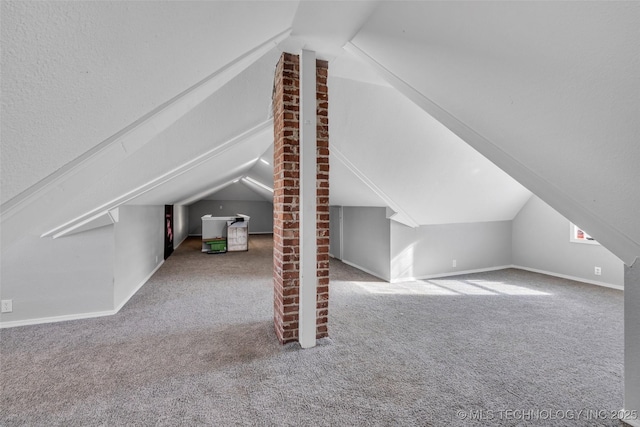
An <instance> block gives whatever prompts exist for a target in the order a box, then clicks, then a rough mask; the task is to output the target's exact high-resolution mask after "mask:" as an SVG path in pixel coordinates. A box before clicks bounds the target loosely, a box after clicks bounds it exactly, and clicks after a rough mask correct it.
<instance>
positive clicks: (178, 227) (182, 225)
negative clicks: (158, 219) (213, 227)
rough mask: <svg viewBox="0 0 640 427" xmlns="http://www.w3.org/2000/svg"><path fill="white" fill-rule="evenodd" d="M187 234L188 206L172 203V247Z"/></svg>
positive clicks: (176, 245) (178, 244) (177, 244)
mask: <svg viewBox="0 0 640 427" xmlns="http://www.w3.org/2000/svg"><path fill="white" fill-rule="evenodd" d="M187 236H189V206H185V205H173V248H174V249H175V248H177V247H178V246H180V243H182V242H183V241H184V239H186V238H187Z"/></svg>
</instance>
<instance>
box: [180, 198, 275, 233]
mask: <svg viewBox="0 0 640 427" xmlns="http://www.w3.org/2000/svg"><path fill="white" fill-rule="evenodd" d="M221 207H222V208H221ZM239 213H240V214H245V215H249V216H250V217H251V219H250V220H249V234H256V233H273V203H271V202H267V201H257V200H200V201H199V202H196V203H194V204H192V205H190V206H189V234H190V235H200V234H202V219H201V218H202V217H203V216H204V215H208V214H211V215H213V216H234V215H236V214H239Z"/></svg>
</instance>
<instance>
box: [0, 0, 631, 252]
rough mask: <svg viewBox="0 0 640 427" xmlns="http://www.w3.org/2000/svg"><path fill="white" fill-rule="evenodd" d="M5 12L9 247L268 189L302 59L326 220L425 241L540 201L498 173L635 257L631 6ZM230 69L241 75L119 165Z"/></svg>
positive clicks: (202, 5)
mask: <svg viewBox="0 0 640 427" xmlns="http://www.w3.org/2000/svg"><path fill="white" fill-rule="evenodd" d="M1 7H2V30H1V31H2V73H3V78H2V117H1V120H2V122H1V125H2V159H1V162H2V170H1V172H0V173H1V178H2V195H1V200H2V203H3V220H2V221H3V244H6V243H7V242H10V241H11V239H12V238H13V237H15V236H18V234H17V233H19V231H16V233H15V236H14V234H12V232H9V233H5V230H7V229H9V230H13V229H15V230H20V229H22V228H24V227H22V225H21V224H22V222H25V221H34V220H37V222H38V224H40V225H39V227H35V228H36V229H38V228H39V230H38V231H37V232H39V233H41V232H45V231H46V229H47V228H48V227H55V226H57V225H60V224H63V223H65V222H67V221H74V220H76V219H78V218H85V219H86V216H87V215H90V214H92V213H95V212H98V211H100V210H101V209H102V210H104V209H108V208H111V207H113V206H116V205H117V204H118V203H125V202H126V203H138V204H164V203H177V202H193V201H196V200H197V199H198V198H204V197H212V193H214V192H215V191H220V190H222V189H223V188H225V187H227V188H226V190H224V191H226V192H227V193H228V192H229V191H231V188H233V187H234V186H235V184H233V185H232V183H233V180H234V179H237V178H238V177H240V178H241V177H243V176H247V175H248V176H251V175H255V176H254V177H253V178H254V179H256V180H258V181H259V182H262V183H263V184H265V185H267V186H272V178H270V170H269V168H268V167H267V166H266V165H264V164H262V162H260V161H259V160H258V158H259V157H260V156H262V155H263V154H264V152H265V150H268V149H269V146H270V144H271V139H272V136H271V135H270V128H269V126H270V123H269V110H270V98H271V90H272V83H273V72H274V68H275V63H276V61H277V58H278V56H279V53H280V52H281V51H283V50H287V51H292V52H296V51H298V50H299V49H301V48H303V47H304V48H307V49H313V50H316V51H317V52H318V56H319V57H321V58H325V59H328V60H329V61H330V75H331V77H330V82H329V83H330V105H331V109H330V114H331V117H330V139H331V146H332V149H334V151H335V153H332V156H331V162H332V166H331V168H332V169H331V183H332V187H331V202H332V203H334V204H342V205H360V206H372V205H379V206H388V207H391V208H392V209H393V210H394V211H396V212H399V215H398V218H402V222H405V223H410V224H413V225H417V224H434V223H445V222H447V223H450V222H474V221H493V220H503V219H511V218H513V216H515V214H516V213H517V212H518V210H519V209H520V207H521V206H522V204H523V203H524V202H525V200H526V199H527V198H528V196H529V194H530V193H529V192H528V190H526V189H524V187H522V186H521V185H520V184H518V183H517V182H516V181H515V180H514V179H512V178H511V177H510V176H509V175H507V174H506V173H505V172H502V170H500V169H499V168H498V167H496V166H495V165H494V163H495V164H497V165H498V166H500V168H502V169H503V170H505V171H507V172H508V173H509V174H510V175H511V176H513V177H515V178H516V179H518V180H519V181H520V182H522V183H523V184H525V185H526V186H527V187H528V188H529V189H531V190H533V191H534V192H535V193H536V194H538V195H540V196H541V197H542V198H543V199H545V201H547V202H548V203H549V204H551V205H552V206H553V207H554V208H556V210H558V211H560V212H561V213H564V214H565V215H566V216H568V217H569V218H571V219H574V220H576V222H578V223H581V222H580V221H577V220H582V223H581V225H582V226H583V227H584V228H586V229H587V230H589V232H590V233H591V234H592V235H594V236H595V237H596V238H597V239H598V240H599V241H601V242H603V243H605V242H607V238H606V237H605V236H602V235H598V233H601V234H604V232H605V231H606V232H607V234H608V235H610V236H614V235H615V237H613V238H611V240H610V242H608V243H611V246H610V249H611V248H614V249H615V250H614V253H616V254H617V255H618V256H621V257H623V258H624V256H626V260H629V259H630V258H631V255H630V254H632V253H634V252H635V253H636V254H637V253H638V252H640V250H638V248H639V247H640V244H639V243H638V242H640V223H639V222H638V221H639V220H638V218H637V212H638V211H640V195H639V193H640V192H639V191H638V190H637V183H638V182H640V172H639V170H640V169H638V168H637V164H638V163H639V161H640V144H638V143H637V138H638V135H639V134H640V122H639V121H638V120H637V118H638V117H639V116H640V80H639V79H640V58H639V56H640V55H639V54H638V52H640V46H639V43H640V30H639V28H640V6H639V4H637V3H632V2H590V3H585V2H566V3H565V2H561V3H557V2H511V3H506V2H495V3H493V2H492V3H487V2H402V3H399V2H315V1H305V2H289V1H285V2H273V1H269V2H243V1H234V2H189V3H184V2H160V1H158V2H64V3H61V2H53V1H50V2H47V1H45V2H6V1H5V2H2V6H1ZM289 30H290V34H289V33H288V31H289ZM283 32H284V33H283ZM281 34H284V35H282V36H279V37H280V38H278V39H277V40H276V41H273V42H270V41H269V40H270V39H271V38H273V37H276V36H278V35H281ZM287 34H289V36H288V37H286V36H287ZM345 43H346V44H347V46H346V47H347V49H346V50H344V49H342V46H343V45H345ZM276 44H277V45H276ZM252 52H253V53H252ZM354 52H355V53H354ZM252 55H253V56H252ZM242 58H244V61H245V62H243V63H239V62H238V61H239V60H240V59H242ZM234 64H235V65H234ZM232 65H234V67H235V68H230V67H231V66H232ZM223 72H226V73H227V74H228V75H229V73H231V75H230V76H231V77H233V76H235V77H234V78H232V79H226V80H225V79H221V80H220V88H219V89H216V90H215V91H213V92H212V93H211V94H209V93H207V94H206V98H203V100H200V101H197V102H190V103H185V104H184V106H182V107H180V108H181V109H182V110H181V111H182V113H181V114H183V115H180V116H178V115H175V116H174V117H175V118H174V121H172V122H170V123H168V122H167V123H166V126H159V127H157V128H156V130H155V131H154V130H153V129H154V127H153V126H150V127H149V129H147V130H146V131H145V132H146V134H145V135H148V136H149V137H148V138H147V139H145V140H137V139H134V140H127V141H126V143H125V142H123V143H122V146H121V147H116V148H117V150H116V149H115V148H114V147H115V146H114V145H113V144H120V143H119V142H117V141H118V140H117V139H113V138H112V139H110V138H111V137H113V136H114V135H117V134H118V133H119V132H123V131H125V130H127V129H128V127H129V126H130V125H132V124H133V123H139V122H145V120H148V118H149V117H151V116H153V114H155V113H154V111H156V110H157V109H158V108H159V107H160V106H163V105H169V106H171V105H172V103H177V102H178V101H179V100H177V98H174V97H176V96H177V95H180V94H185V93H204V92H203V90H202V88H201V87H200V86H199V85H198V83H199V82H200V81H201V80H202V79H204V78H206V77H207V76H214V77H215V76H216V75H217V73H223ZM434 105H435V107H433V106H434ZM433 108H435V110H434V109H433ZM442 111H444V112H446V113H447V114H448V115H449V116H446V117H445V118H447V117H449V118H450V119H451V120H449V121H448V122H447V120H444V121H442V123H444V124H445V125H446V126H443V124H441V123H440V122H438V120H442V119H441V116H442V115H441V114H440V115H439V114H436V113H438V112H440V113H441V112H442ZM434 112H435V113H434ZM154 117H156V119H157V117H158V116H157V115H156V116H154ZM433 117H436V118H437V119H438V120H436V119H434V118H433ZM451 123H454V125H451ZM461 128H464V130H465V132H466V133H465V132H459V130H460V129H461ZM462 134H464V135H465V138H463V139H464V142H463V140H462V139H461V138H460V135H462ZM456 135H458V136H456ZM467 135H471V137H470V138H467V137H466V136H467ZM114 141H116V142H114ZM478 141H480V142H478ZM110 144H111V145H110ZM467 144H470V145H467ZM471 147H473V148H471ZM112 148H113V149H112ZM92 150H93V151H92ZM476 150H477V151H476ZM87 153H91V157H90V161H91V162H92V163H91V164H90V167H88V166H87V165H88V164H87V163H86V162H85V163H84V164H85V168H84V169H83V171H82V173H80V172H77V171H76V169H77V167H76V166H77V164H76V163H74V162H77V160H76V159H78V158H80V159H81V160H82V162H84V159H83V158H82V157H81V156H83V155H87ZM479 153H481V154H482V155H480V154H479ZM269 155H270V154H267V156H269ZM483 156H486V157H488V158H489V159H490V160H491V161H489V160H487V158H485V157H483ZM492 162H493V163H492ZM61 171H63V172H64V173H61ZM56 174H57V175H56ZM54 176H55V180H54V179H53V178H52V177H54ZM270 179H271V180H270ZM37 183H39V184H37ZM36 184H37V185H36ZM230 185H231V187H229V186H230ZM244 185H245V186H247V188H249V186H251V184H249V183H246V182H245V184H244ZM252 190H253V191H257V192H258V193H261V192H262V193H261V194H262V197H265V198H268V197H269V194H268V192H267V193H264V189H262V190H260V189H256V188H255V187H254V188H252ZM558 195H561V196H562V197H559V196H558ZM567 200H568V202H565V201H567ZM7 206H9V207H10V209H9V208H7ZM43 210H45V211H46V212H48V215H47V218H46V219H41V215H40V213H41V212H42V211H43ZM7 214H9V215H7ZM398 218H396V219H398ZM398 220H399V219H398ZM14 222H15V224H14ZM587 223H588V224H590V226H591V227H592V228H590V227H587ZM612 230H613V231H612ZM594 231H595V232H594ZM5 234H8V236H9V237H5ZM603 237H604V238H603ZM7 239H8V240H7ZM625 239H626V240H625ZM613 240H615V242H614V241H613ZM620 242H622V243H620ZM605 245H607V244H606V243H605ZM608 247H609V246H608ZM623 255H624V256H623Z"/></svg>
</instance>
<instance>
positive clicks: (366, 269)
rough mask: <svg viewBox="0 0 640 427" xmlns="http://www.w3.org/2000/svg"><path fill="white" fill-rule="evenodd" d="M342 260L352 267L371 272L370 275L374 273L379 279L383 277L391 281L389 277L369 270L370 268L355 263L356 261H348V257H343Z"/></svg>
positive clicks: (386, 280)
mask: <svg viewBox="0 0 640 427" xmlns="http://www.w3.org/2000/svg"><path fill="white" fill-rule="evenodd" d="M340 261H342V262H343V263H345V264H347V265H350V266H351V267H354V268H357V269H358V270H361V271H364V272H365V273H367V274H370V275H372V276H374V277H377V278H378V279H382V280H384V281H385V282H389V278H388V277H382V276H381V275H380V274H379V273H375V272H373V271H371V270H369V269H368V268H364V267H361V266H359V265H358V264H355V263H353V262H351V261H347V260H346V259H341V260H340Z"/></svg>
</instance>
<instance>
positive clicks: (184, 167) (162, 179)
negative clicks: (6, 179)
mask: <svg viewBox="0 0 640 427" xmlns="http://www.w3.org/2000/svg"><path fill="white" fill-rule="evenodd" d="M272 126H273V122H272V120H271V119H268V120H266V121H264V122H262V123H260V124H258V125H256V126H254V127H253V128H251V129H249V130H247V131H245V132H243V133H241V134H240V135H236V136H235V137H233V138H231V139H229V140H227V141H225V142H224V143H222V144H220V145H218V146H217V147H215V148H212V149H211V150H209V151H207V152H206V153H203V154H201V155H199V156H197V157H195V158H193V159H191V160H189V161H188V162H185V163H183V164H181V165H180V166H178V167H176V168H174V169H172V170H170V171H169V172H166V173H164V174H162V175H160V176H159V177H157V178H154V179H152V180H151V181H148V182H146V183H145V184H142V185H140V186H138V187H137V188H135V189H133V190H131V191H129V192H127V193H125V194H123V195H120V196H118V197H116V198H115V199H113V200H110V201H109V202H107V203H104V204H102V205H101V206H98V207H97V208H95V209H92V210H91V211H89V212H86V213H84V214H82V215H80V216H78V217H76V218H74V219H72V220H70V221H67V222H66V223H64V224H62V225H59V226H57V227H55V228H53V229H51V230H49V231H46V232H45V233H43V234H42V235H41V236H40V237H48V236H53V237H54V238H55V237H57V236H59V235H62V234H64V233H66V232H67V230H70V229H73V228H75V227H77V224H78V223H82V222H83V221H87V220H88V219H90V218H91V217H92V216H94V215H95V214H96V212H100V211H104V210H111V209H114V208H117V207H118V206H120V205H123V204H125V203H127V202H128V201H130V200H133V199H135V198H136V197H139V196H141V195H142V194H144V193H146V192H148V191H151V190H153V189H154V188H156V187H158V186H160V185H162V184H164V183H166V182H168V181H171V180H172V179H174V178H176V177H178V176H180V175H182V174H184V173H186V172H188V171H190V170H191V169H193V168H195V167H198V166H200V165H201V164H202V163H205V162H206V161H208V160H210V159H212V158H214V157H217V156H219V155H221V154H223V153H224V152H226V151H228V150H230V149H231V148H233V147H234V146H236V145H238V144H240V143H242V142H244V141H245V140H246V139H248V138H250V137H253V136H255V135H257V134H259V133H261V132H264V131H266V130H267V129H271V128H272ZM256 160H257V159H256ZM99 215H101V214H98V216H99Z"/></svg>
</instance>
